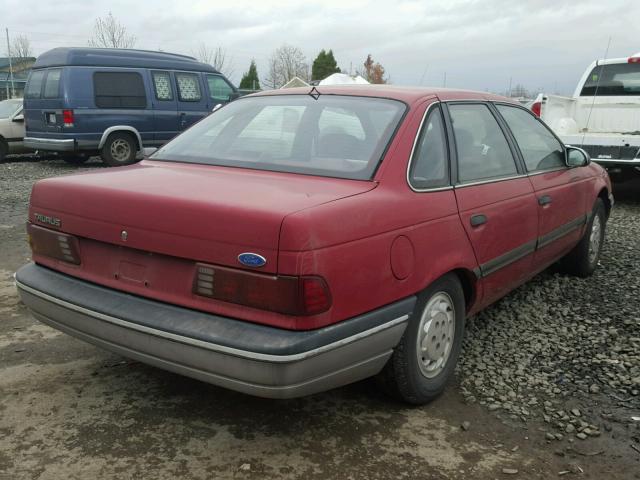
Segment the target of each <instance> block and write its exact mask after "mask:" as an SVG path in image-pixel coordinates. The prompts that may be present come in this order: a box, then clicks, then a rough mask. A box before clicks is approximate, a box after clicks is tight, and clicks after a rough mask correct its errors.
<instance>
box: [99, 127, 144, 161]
mask: <svg viewBox="0 0 640 480" xmlns="http://www.w3.org/2000/svg"><path fill="white" fill-rule="evenodd" d="M137 151H138V148H137V145H136V140H135V138H134V137H133V135H131V134H129V133H112V134H111V135H109V138H107V141H106V142H105V143H104V146H103V147H102V151H101V152H100V156H101V157H102V161H103V162H104V163H106V164H107V165H109V166H110V167H119V166H122V165H130V164H132V163H134V162H135V161H136V153H137Z"/></svg>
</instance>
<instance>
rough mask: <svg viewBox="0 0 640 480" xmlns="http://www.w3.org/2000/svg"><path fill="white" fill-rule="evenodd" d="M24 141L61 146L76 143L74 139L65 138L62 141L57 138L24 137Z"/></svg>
mask: <svg viewBox="0 0 640 480" xmlns="http://www.w3.org/2000/svg"><path fill="white" fill-rule="evenodd" d="M23 140H24V141H29V142H39V143H53V144H60V145H69V144H73V142H74V139H73V138H65V139H63V140H60V139H57V138H38V137H24V139H23Z"/></svg>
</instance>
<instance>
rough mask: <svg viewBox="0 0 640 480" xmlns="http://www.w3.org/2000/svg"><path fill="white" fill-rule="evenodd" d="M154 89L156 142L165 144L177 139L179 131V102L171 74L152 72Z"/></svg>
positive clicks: (159, 71) (160, 71)
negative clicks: (174, 138)
mask: <svg viewBox="0 0 640 480" xmlns="http://www.w3.org/2000/svg"><path fill="white" fill-rule="evenodd" d="M151 84H152V86H153V87H152V88H153V93H152V96H153V100H152V102H151V103H152V105H153V125H154V130H155V131H154V137H153V138H154V142H155V143H157V144H161V143H165V142H167V141H169V140H171V139H172V138H173V137H175V136H176V135H177V134H178V133H179V131H180V126H179V123H180V121H179V117H178V102H177V99H176V92H175V88H174V87H173V79H172V74H171V72H169V71H167V70H152V71H151Z"/></svg>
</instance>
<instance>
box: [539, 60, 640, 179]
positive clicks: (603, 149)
mask: <svg viewBox="0 0 640 480" xmlns="http://www.w3.org/2000/svg"><path fill="white" fill-rule="evenodd" d="M531 110H532V111H533V112H534V113H535V114H536V115H538V116H539V117H540V118H542V119H543V120H544V121H545V123H546V124H547V125H549V126H550V127H551V129H552V130H553V131H554V132H555V133H556V135H558V136H559V137H560V138H561V139H562V141H563V142H564V143H565V144H568V145H574V146H578V147H582V148H583V149H584V150H586V151H587V152H588V153H589V155H591V158H592V159H593V161H594V162H597V163H600V164H601V165H602V166H604V167H606V168H607V170H609V173H610V174H611V176H612V177H613V178H614V179H616V180H619V181H622V180H627V179H629V178H631V177H632V176H636V175H640V52H639V53H636V54H635V55H632V56H631V57H629V58H614V59H607V60H597V61H595V62H593V63H592V64H591V65H589V68H587V71H586V72H585V73H584V75H583V76H582V78H581V79H580V82H579V83H578V86H577V87H576V90H575V92H574V94H573V97H561V96H558V95H547V94H545V93H541V94H539V95H538V98H536V100H535V101H534V103H533V104H532V106H531Z"/></svg>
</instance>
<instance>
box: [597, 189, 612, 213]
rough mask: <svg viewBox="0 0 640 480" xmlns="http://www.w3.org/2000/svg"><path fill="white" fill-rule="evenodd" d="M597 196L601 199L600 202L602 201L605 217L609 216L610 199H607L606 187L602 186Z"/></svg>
mask: <svg viewBox="0 0 640 480" xmlns="http://www.w3.org/2000/svg"><path fill="white" fill-rule="evenodd" d="M598 198H601V199H602V203H604V209H605V211H606V214H607V218H609V214H610V213H611V200H609V192H608V191H607V189H606V188H603V189H602V190H600V193H598Z"/></svg>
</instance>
